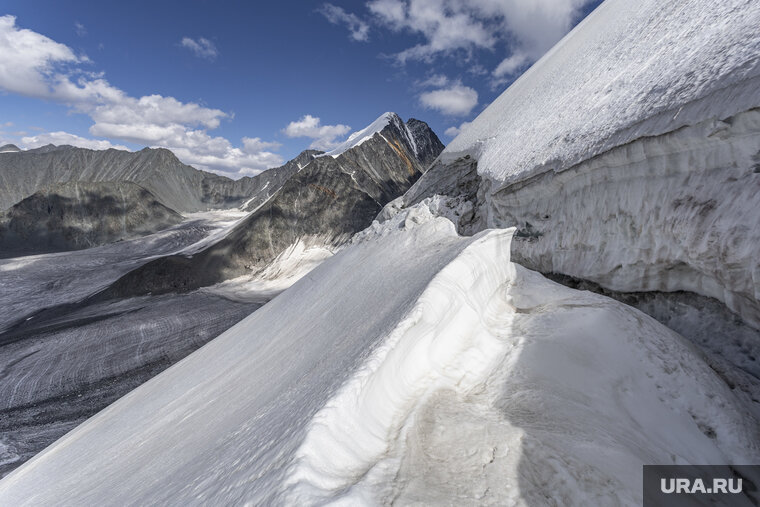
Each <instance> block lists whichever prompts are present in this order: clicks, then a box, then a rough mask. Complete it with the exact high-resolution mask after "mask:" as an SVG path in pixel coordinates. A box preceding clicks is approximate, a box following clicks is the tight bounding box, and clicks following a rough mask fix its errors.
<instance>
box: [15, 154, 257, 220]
mask: <svg viewBox="0 0 760 507" xmlns="http://www.w3.org/2000/svg"><path fill="white" fill-rule="evenodd" d="M251 180H252V178H241V179H240V180H232V179H230V178H226V177H224V176H219V175H216V174H212V173H208V172H205V171H199V170H197V169H194V168H193V167H191V166H189V165H185V164H183V163H182V162H180V161H179V159H177V157H175V156H174V154H173V153H172V152H171V151H169V150H166V149H163V148H159V149H150V148H145V149H143V150H140V151H137V152H134V153H133V152H128V151H121V150H114V149H110V150H103V151H94V150H88V149H85V148H76V147H74V146H53V145H48V146H43V147H41V148H36V149H34V150H27V151H20V152H8V153H0V209H7V208H9V207H10V206H12V205H14V204H16V203H18V202H20V201H21V200H22V199H25V198H26V197H29V196H30V195H32V194H34V193H35V192H37V191H38V190H40V189H42V188H45V187H47V186H50V185H53V184H56V183H68V182H106V181H129V182H133V183H137V184H139V185H140V186H142V187H144V188H145V189H147V190H148V191H150V192H151V193H152V194H153V195H154V196H156V198H157V199H158V200H159V201H160V202H161V203H162V204H164V205H165V206H167V207H169V208H171V209H173V210H175V211H179V212H185V211H187V212H192V211H202V210H206V209H209V208H211V209H213V208H232V207H235V206H240V205H241V204H242V203H243V202H245V200H246V199H247V198H248V197H249V195H251V193H252V188H253V182H252V181H251Z"/></svg>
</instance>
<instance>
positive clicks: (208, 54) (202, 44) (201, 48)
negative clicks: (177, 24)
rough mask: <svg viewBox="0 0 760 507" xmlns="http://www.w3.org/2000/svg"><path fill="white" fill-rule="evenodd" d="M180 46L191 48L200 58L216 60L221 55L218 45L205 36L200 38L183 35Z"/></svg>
mask: <svg viewBox="0 0 760 507" xmlns="http://www.w3.org/2000/svg"><path fill="white" fill-rule="evenodd" d="M180 46H182V47H183V48H187V49H189V50H190V51H192V52H193V53H194V54H195V56H197V57H198V58H205V59H207V60H214V59H215V58H216V57H217V56H219V50H217V49H216V45H215V44H214V43H213V42H211V41H210V40H208V39H207V38H205V37H199V38H198V40H195V39H191V38H190V37H182V41H180Z"/></svg>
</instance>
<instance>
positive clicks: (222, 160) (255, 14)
mask: <svg viewBox="0 0 760 507" xmlns="http://www.w3.org/2000/svg"><path fill="white" fill-rule="evenodd" d="M598 4H599V1H598V0H591V1H589V0H470V1H468V2H460V1H456V0H369V1H366V2H342V1H337V0H336V1H332V2H329V3H322V2H304V1H301V2H295V1H289V0H279V1H277V2H232V1H224V0H219V1H215V2H211V1H192V0H183V1H169V0H167V1H156V0H153V1H142V0H133V1H131V2H115V1H99V2H81V1H79V2H75V1H70V0H49V1H33V2H32V1H29V0H6V1H5V2H3V5H2V7H0V9H2V10H0V144H4V143H6V142H13V143H15V144H18V145H20V146H21V147H24V148H31V147H35V146H40V145H43V144H47V143H49V142H52V143H54V144H74V145H79V146H85V147H90V148H96V149H102V148H108V147H112V146H113V147H119V148H126V149H131V150H135V149H140V148H142V147H144V146H165V147H167V148H169V149H172V150H173V151H174V152H175V153H176V154H177V155H178V156H179V157H180V159H181V160H183V161H184V162H186V163H189V164H192V165H193V166H195V167H198V168H202V169H207V170H213V171H215V172H219V173H222V174H227V175H230V176H232V177H239V176H241V175H245V174H256V173H257V172H259V171H261V170H262V169H266V168H268V167H274V166H276V165H279V164H281V163H283V162H284V161H286V160H288V159H290V158H293V157H294V156H295V155H297V154H298V153H299V152H300V151H301V150H303V149H306V148H308V147H313V148H321V149H329V148H330V147H331V146H333V145H335V144H337V143H339V142H340V141H342V140H343V139H345V138H346V137H347V136H348V135H349V134H350V133H351V132H352V131H354V130H359V129H361V128H362V127H364V126H365V125H367V124H369V123H370V122H371V121H372V120H374V119H375V118H376V117H377V116H379V115H380V114H382V113H383V112H385V111H395V112H397V113H399V114H400V115H401V116H402V117H403V118H404V119H408V118H410V117H415V118H418V119H421V120H424V121H427V122H428V123H429V124H430V125H431V127H432V128H433V129H434V130H435V131H436V133H437V134H438V135H439V137H440V138H441V140H442V141H443V142H444V143H447V142H448V141H450V140H451V138H452V136H453V135H455V134H456V130H457V128H459V127H460V126H461V125H462V123H464V122H467V121H470V120H472V119H473V118H474V117H475V116H477V114H478V113H479V112H480V111H482V109H483V108H484V107H486V106H487V105H488V104H489V103H490V102H491V101H492V100H493V99H494V98H496V97H497V96H498V95H499V94H500V93H501V92H502V91H503V90H504V89H505V88H506V87H507V86H508V85H509V83H511V82H512V81H513V80H514V79H516V78H517V77H518V76H519V74H520V73H521V72H523V71H524V70H525V69H526V68H527V67H528V66H529V65H530V64H531V63H532V62H534V61H535V60H537V59H538V58H539V57H540V56H541V55H542V54H543V53H544V52H545V51H546V50H547V49H548V48H550V47H551V46H552V45H553V44H554V43H555V42H556V41H557V40H559V38H561V37H562V36H563V35H564V34H565V33H567V32H568V31H569V30H570V29H571V28H572V26H574V25H575V24H576V23H577V22H578V21H579V20H580V19H582V18H583V17H584V16H585V15H586V14H588V12H590V11H591V10H592V9H593V8H594V7H596V6H597V5H598Z"/></svg>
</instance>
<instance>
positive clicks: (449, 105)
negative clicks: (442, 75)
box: [420, 83, 478, 116]
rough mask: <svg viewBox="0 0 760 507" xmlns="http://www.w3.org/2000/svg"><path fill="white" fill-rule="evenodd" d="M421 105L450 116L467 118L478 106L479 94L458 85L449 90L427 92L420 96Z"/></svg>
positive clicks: (467, 87)
mask: <svg viewBox="0 0 760 507" xmlns="http://www.w3.org/2000/svg"><path fill="white" fill-rule="evenodd" d="M420 103H421V104H422V105H423V106H424V107H426V108H428V109H435V110H438V111H440V112H442V113H443V114H446V115H449V116H466V115H468V114H470V112H471V111H472V108H474V107H475V106H476V105H478V92H476V91H475V90H473V89H472V88H470V87H469V86H464V85H462V84H461V83H456V84H454V85H452V86H450V87H448V88H441V89H439V90H433V91H429V92H425V93H423V94H421V95H420Z"/></svg>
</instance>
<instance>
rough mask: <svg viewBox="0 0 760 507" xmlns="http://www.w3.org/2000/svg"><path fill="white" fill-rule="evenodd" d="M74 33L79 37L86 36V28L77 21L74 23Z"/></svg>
mask: <svg viewBox="0 0 760 507" xmlns="http://www.w3.org/2000/svg"><path fill="white" fill-rule="evenodd" d="M74 31H75V32H76V33H77V35H78V36H79V37H84V36H85V35H87V28H85V26H84V25H83V24H82V23H80V22H79V21H77V22H76V23H74Z"/></svg>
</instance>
